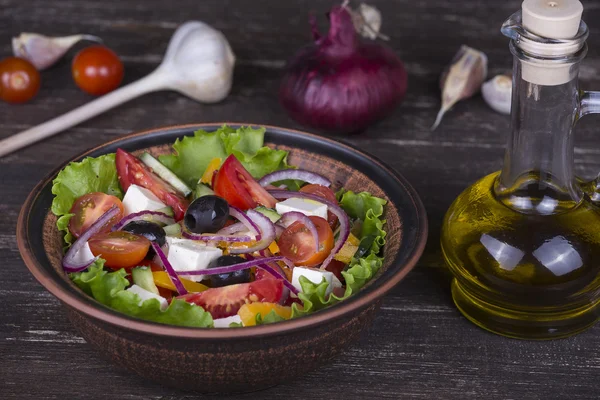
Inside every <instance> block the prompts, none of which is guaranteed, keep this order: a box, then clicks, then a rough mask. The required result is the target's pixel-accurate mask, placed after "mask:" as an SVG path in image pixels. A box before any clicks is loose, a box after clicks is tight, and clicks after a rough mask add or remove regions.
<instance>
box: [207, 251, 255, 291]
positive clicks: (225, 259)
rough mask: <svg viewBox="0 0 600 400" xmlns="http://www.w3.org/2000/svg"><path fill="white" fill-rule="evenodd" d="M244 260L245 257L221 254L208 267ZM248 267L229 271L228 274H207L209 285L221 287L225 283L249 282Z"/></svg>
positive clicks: (224, 265) (232, 263)
mask: <svg viewBox="0 0 600 400" xmlns="http://www.w3.org/2000/svg"><path fill="white" fill-rule="evenodd" d="M243 262H246V260H245V259H243V258H242V257H238V256H221V257H219V258H217V259H216V260H215V261H214V262H213V263H212V264H211V265H210V266H209V268H217V267H226V266H228V265H234V264H239V263H243ZM250 278H251V276H250V268H246V269H242V270H240V271H235V272H231V273H229V274H215V275H208V279H209V280H210V286H211V287H221V286H227V285H234V284H236V283H246V282H250Z"/></svg>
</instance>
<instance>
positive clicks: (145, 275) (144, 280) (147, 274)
mask: <svg viewBox="0 0 600 400" xmlns="http://www.w3.org/2000/svg"><path fill="white" fill-rule="evenodd" d="M131 277H132V278H133V283H135V284H136V285H138V286H139V287H141V288H142V289H146V290H147V291H149V292H152V293H154V294H159V293H158V288H157V287H156V285H155V284H154V277H153V276H152V270H151V269H150V268H148V267H137V268H133V269H132V270H131Z"/></svg>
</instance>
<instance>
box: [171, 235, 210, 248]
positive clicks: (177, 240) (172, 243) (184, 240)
mask: <svg viewBox="0 0 600 400" xmlns="http://www.w3.org/2000/svg"><path fill="white" fill-rule="evenodd" d="M165 240H166V243H167V246H169V247H171V246H173V245H174V244H175V243H185V242H192V243H198V244H203V243H200V242H194V241H193V240H191V239H182V238H177V237H173V236H166V237H165Z"/></svg>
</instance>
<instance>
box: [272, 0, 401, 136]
mask: <svg viewBox="0 0 600 400" xmlns="http://www.w3.org/2000/svg"><path fill="white" fill-rule="evenodd" d="M329 22H330V28H329V32H328V34H327V36H324V37H321V35H320V34H319V32H318V30H317V27H316V21H314V20H312V21H311V25H312V33H313V37H314V39H315V43H314V44H313V45H309V46H307V47H304V48H303V49H301V50H300V51H299V52H298V53H297V54H296V55H295V56H294V57H293V58H292V59H291V60H290V61H289V62H288V65H287V67H286V71H285V74H284V77H283V80H282V83H281V87H280V89H279V101H280V102H281V104H282V106H283V107H284V108H285V109H286V110H287V112H288V113H289V115H290V116H291V117H292V118H293V119H295V120H296V121H298V122H299V123H301V124H304V125H306V126H310V127H313V128H317V129H321V130H324V131H329V132H332V133H352V132H357V131H360V130H363V129H365V128H366V127H367V126H369V125H371V124H372V123H374V122H376V121H377V120H380V119H382V118H383V117H385V116H386V115H388V114H389V113H391V112H392V111H393V110H394V108H395V107H396V105H397V104H399V103H400V101H402V100H403V99H404V95H405V93H406V87H407V74H406V70H405V69H404V65H403V64H402V61H400V59H399V58H398V56H396V54H395V53H394V52H393V51H392V49H390V48H389V47H387V46H384V45H383V44H380V43H375V42H369V43H367V42H363V41H361V39H359V38H358V36H357V34H356V32H355V28H354V24H353V22H352V17H351V15H350V13H349V12H348V10H347V9H346V8H345V7H343V6H335V7H333V9H332V10H331V12H330V13H329Z"/></svg>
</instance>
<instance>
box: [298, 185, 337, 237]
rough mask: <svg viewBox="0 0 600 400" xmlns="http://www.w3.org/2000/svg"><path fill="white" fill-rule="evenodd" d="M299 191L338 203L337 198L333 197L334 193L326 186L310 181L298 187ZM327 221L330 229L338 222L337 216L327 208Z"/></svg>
mask: <svg viewBox="0 0 600 400" xmlns="http://www.w3.org/2000/svg"><path fill="white" fill-rule="evenodd" d="M300 191H301V192H303V193H308V194H314V195H315V196H319V197H322V198H324V199H325V200H329V201H330V202H332V203H333V204H336V205H337V204H338V201H337V198H336V197H335V193H334V192H333V190H331V189H329V188H328V187H327V186H323V185H317V184H314V183H311V184H309V185H306V186H302V187H301V188H300ZM327 222H329V226H331V229H335V227H336V226H337V223H338V218H337V217H336V216H335V214H334V213H332V212H331V211H329V210H327Z"/></svg>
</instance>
